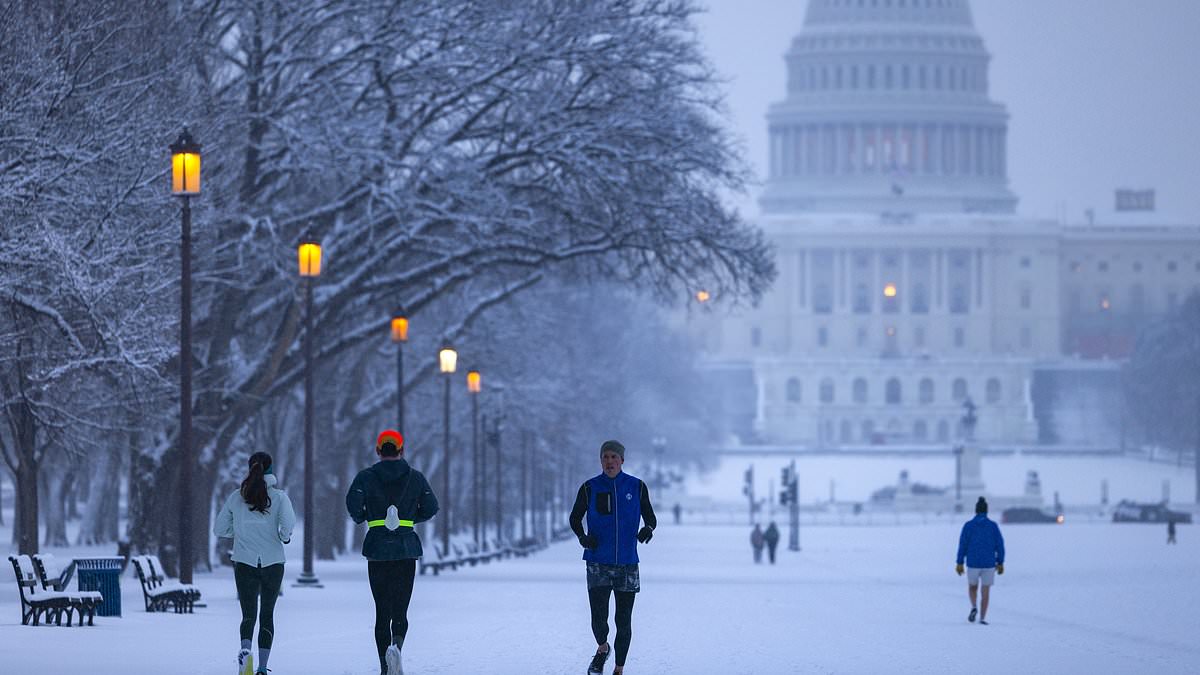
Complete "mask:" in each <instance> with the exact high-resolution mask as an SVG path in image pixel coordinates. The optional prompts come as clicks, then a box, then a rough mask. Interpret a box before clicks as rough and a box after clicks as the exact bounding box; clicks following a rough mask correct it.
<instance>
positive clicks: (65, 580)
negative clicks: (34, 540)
mask: <svg viewBox="0 0 1200 675" xmlns="http://www.w3.org/2000/svg"><path fill="white" fill-rule="evenodd" d="M33 569H34V572H35V573H36V574H37V580H38V582H39V583H41V585H42V590H43V591H46V592H54V593H64V594H66V596H67V599H68V601H69V602H70V609H69V610H68V611H67V625H68V626H70V625H71V611H72V610H74V611H76V612H78V613H79V625H80V626H82V625H83V616H84V614H86V615H87V620H88V625H89V626H94V625H96V608H97V607H99V606H100V605H101V604H102V603H103V602H104V595H103V594H101V593H100V591H68V590H67V584H69V583H71V575H72V574H74V573H75V563H74V561H72V562H71V564H70V565H68V566H67V569H66V570H63V571H59V568H58V565H57V561H56V560H55V559H54V556H53V555H51V554H49V553H43V554H41V555H35V556H33ZM51 570H53V572H51Z"/></svg>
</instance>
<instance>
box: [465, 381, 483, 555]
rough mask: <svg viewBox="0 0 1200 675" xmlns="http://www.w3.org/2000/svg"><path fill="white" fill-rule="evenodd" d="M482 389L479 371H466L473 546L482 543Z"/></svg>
mask: <svg viewBox="0 0 1200 675" xmlns="http://www.w3.org/2000/svg"><path fill="white" fill-rule="evenodd" d="M482 388H483V378H482V377H481V376H480V374H479V371H478V370H475V369H474V368H472V369H471V370H468V371H467V393H469V394H470V395H471V486H472V488H473V489H472V490H471V492H472V495H471V506H472V509H471V511H472V514H471V515H472V521H473V525H474V529H475V546H476V547H478V546H479V545H480V544H481V543H482V534H481V530H482V526H483V502H482V499H483V497H482V493H483V455H482V454H481V453H480V450H479V392H480V391H481V390H482Z"/></svg>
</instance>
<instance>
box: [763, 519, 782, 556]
mask: <svg viewBox="0 0 1200 675" xmlns="http://www.w3.org/2000/svg"><path fill="white" fill-rule="evenodd" d="M763 541H765V542H766V543H767V558H769V559H770V561H771V564H772V565H774V564H775V547H776V546H778V545H779V528H778V527H775V521H773V520H772V521H771V524H770V525H768V526H767V531H766V532H764V533H763Z"/></svg>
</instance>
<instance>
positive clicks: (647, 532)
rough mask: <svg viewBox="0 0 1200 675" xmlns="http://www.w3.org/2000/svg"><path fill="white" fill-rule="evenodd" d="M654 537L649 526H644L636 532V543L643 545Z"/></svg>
mask: <svg viewBox="0 0 1200 675" xmlns="http://www.w3.org/2000/svg"><path fill="white" fill-rule="evenodd" d="M653 537H654V530H652V529H650V526H649V525H645V526H643V527H642V529H640V530H638V541H640V542H642V543H643V544H644V543H646V542H648V541H650V540H651V539H652V538H653Z"/></svg>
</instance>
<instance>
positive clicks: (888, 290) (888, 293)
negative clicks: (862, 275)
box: [883, 284, 896, 298]
mask: <svg viewBox="0 0 1200 675" xmlns="http://www.w3.org/2000/svg"><path fill="white" fill-rule="evenodd" d="M883 296H884V297H885V298H894V297H896V284H888V285H887V286H884V287H883Z"/></svg>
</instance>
